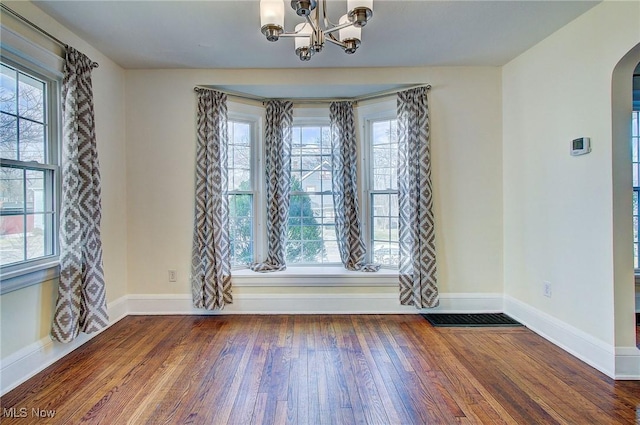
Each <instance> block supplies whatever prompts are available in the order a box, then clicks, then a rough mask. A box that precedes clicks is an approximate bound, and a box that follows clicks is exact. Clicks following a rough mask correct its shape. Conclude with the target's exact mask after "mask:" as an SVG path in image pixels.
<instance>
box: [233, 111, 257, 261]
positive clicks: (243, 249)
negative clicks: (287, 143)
mask: <svg viewBox="0 0 640 425" xmlns="http://www.w3.org/2000/svg"><path fill="white" fill-rule="evenodd" d="M228 132H229V144H228V149H227V152H228V157H227V168H228V199H229V238H230V257H231V265H232V266H241V265H246V264H248V263H251V262H253V259H254V245H255V239H254V231H253V229H254V216H255V214H254V210H255V208H254V179H253V174H252V171H251V170H252V169H253V165H252V164H253V162H252V161H253V154H252V152H253V140H254V138H255V136H254V134H255V127H254V125H253V123H251V122H248V121H240V120H229V121H228Z"/></svg>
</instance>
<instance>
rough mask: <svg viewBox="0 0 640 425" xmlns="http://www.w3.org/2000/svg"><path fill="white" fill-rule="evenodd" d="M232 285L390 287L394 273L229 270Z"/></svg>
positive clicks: (339, 269) (337, 268) (333, 268)
mask: <svg viewBox="0 0 640 425" xmlns="http://www.w3.org/2000/svg"><path fill="white" fill-rule="evenodd" d="M231 279H232V281H233V285H234V286H298V287H300V286H323V287H324V286H340V287H346V286H393V287H397V285H398V271H397V270H394V269H380V270H379V271H377V272H355V271H351V270H346V269H345V268H343V267H340V266H328V267H287V269H286V270H284V271H281V272H271V273H259V272H254V271H251V270H249V269H240V270H232V271H231Z"/></svg>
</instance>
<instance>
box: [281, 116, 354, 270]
mask: <svg viewBox="0 0 640 425" xmlns="http://www.w3.org/2000/svg"><path fill="white" fill-rule="evenodd" d="M330 125H331V122H330V121H329V105H324V106H322V107H317V106H311V105H306V107H305V106H304V105H303V106H296V107H295V108H294V109H293V127H319V126H324V127H329V126H330ZM330 194H331V195H333V188H331V192H330ZM325 195H326V193H325ZM337 266H342V263H340V262H339V261H337V262H323V263H293V264H287V267H301V268H315V267H337Z"/></svg>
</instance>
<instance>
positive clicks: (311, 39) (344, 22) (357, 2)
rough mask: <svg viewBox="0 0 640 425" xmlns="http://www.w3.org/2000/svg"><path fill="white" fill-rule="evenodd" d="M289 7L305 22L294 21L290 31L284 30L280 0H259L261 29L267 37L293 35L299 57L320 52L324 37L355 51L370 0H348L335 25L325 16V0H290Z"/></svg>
mask: <svg viewBox="0 0 640 425" xmlns="http://www.w3.org/2000/svg"><path fill="white" fill-rule="evenodd" d="M291 7H292V8H293V9H294V10H295V11H296V13H297V14H298V16H301V17H303V18H304V19H305V20H306V22H301V23H299V24H298V25H296V26H295V30H294V31H293V32H286V31H284V0H260V25H261V26H262V28H261V30H262V33H263V34H264V35H265V37H267V40H269V41H277V40H278V39H279V38H280V37H294V39H295V40H294V41H295V48H296V54H297V55H298V57H299V58H300V60H303V61H308V60H310V59H311V56H312V55H313V54H314V53H318V52H320V51H321V50H322V48H323V47H324V43H325V41H328V42H330V43H333V44H335V45H337V46H340V47H342V49H343V50H344V51H345V53H347V54H353V53H355V52H356V50H357V49H358V47H359V46H360V37H361V31H362V27H364V26H365V25H366V24H367V21H369V19H371V17H372V16H373V0H348V1H347V14H345V15H343V16H342V17H341V18H340V20H339V21H338V24H337V25H336V24H333V23H332V22H330V21H329V19H328V18H327V0H319V1H317V0H291ZM321 22H322V24H321ZM336 32H337V33H338V37H336V36H335V33H336Z"/></svg>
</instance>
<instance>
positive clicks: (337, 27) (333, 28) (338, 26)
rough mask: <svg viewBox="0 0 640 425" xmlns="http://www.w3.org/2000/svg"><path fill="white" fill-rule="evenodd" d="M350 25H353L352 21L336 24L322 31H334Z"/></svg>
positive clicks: (327, 32) (328, 32)
mask: <svg viewBox="0 0 640 425" xmlns="http://www.w3.org/2000/svg"><path fill="white" fill-rule="evenodd" d="M351 26H353V22H346V23H344V24H341V25H336V26H335V27H332V28H328V29H326V30H324V33H325V34H331V33H333V32H336V31H338V30H341V29H343V28H347V27H351Z"/></svg>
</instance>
